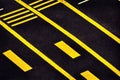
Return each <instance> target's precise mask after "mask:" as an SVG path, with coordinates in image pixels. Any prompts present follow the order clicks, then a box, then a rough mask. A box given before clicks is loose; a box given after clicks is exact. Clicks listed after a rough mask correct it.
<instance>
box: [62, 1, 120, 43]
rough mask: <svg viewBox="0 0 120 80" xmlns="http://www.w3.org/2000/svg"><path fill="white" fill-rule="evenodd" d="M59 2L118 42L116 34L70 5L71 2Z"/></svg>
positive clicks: (119, 40)
mask: <svg viewBox="0 0 120 80" xmlns="http://www.w3.org/2000/svg"><path fill="white" fill-rule="evenodd" d="M61 3H63V4H64V5H65V6H66V7H68V8H69V9H71V10H72V11H73V12H75V13H76V14H78V15H79V16H81V17H82V18H84V19H85V20H86V21H88V22H89V23H91V24H92V25H94V26H95V27H96V28H97V29H99V30H100V31H102V32H103V33H105V34H106V35H108V36H109V37H110V38H112V39H113V40H115V41H116V42H117V43H118V44H120V38H118V37H117V36H116V35H114V34H113V33H111V32H110V31H108V30H107V29H105V28H104V27H103V26H102V25H100V24H99V23H97V22H96V21H95V20H93V19H91V18H90V17H89V16H87V15H86V14H84V13H83V12H82V11H80V10H78V9H77V8H75V7H74V6H72V5H71V4H69V3H68V2H67V1H65V0H64V1H61Z"/></svg>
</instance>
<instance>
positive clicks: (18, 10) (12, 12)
mask: <svg viewBox="0 0 120 80" xmlns="http://www.w3.org/2000/svg"><path fill="white" fill-rule="evenodd" d="M24 9H25V8H20V9H17V10H14V11H11V12H9V13H6V14H3V15H1V16H0V18H2V17H5V16H8V15H11V14H14V13H16V12H20V11H22V10H24Z"/></svg>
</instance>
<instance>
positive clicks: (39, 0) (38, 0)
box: [29, 0, 43, 6]
mask: <svg viewBox="0 0 120 80" xmlns="http://www.w3.org/2000/svg"><path fill="white" fill-rule="evenodd" d="M41 1H43V0H37V1H35V2H32V3H30V4H29V5H30V6H32V5H34V4H37V3H39V2H41Z"/></svg>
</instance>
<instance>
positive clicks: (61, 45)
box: [55, 41, 80, 59]
mask: <svg viewBox="0 0 120 80" xmlns="http://www.w3.org/2000/svg"><path fill="white" fill-rule="evenodd" d="M55 45H56V46H57V47H58V48H59V49H61V50H62V51H63V52H65V53H66V54H67V55H68V56H70V57H71V58H72V59H75V58H77V57H79V56H80V54H79V53H78V52H76V51H75V50H74V49H72V48H71V47H70V46H69V45H68V44H66V43H65V42H64V41H60V42H57V43H55Z"/></svg>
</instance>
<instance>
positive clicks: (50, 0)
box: [33, 0, 54, 8]
mask: <svg viewBox="0 0 120 80" xmlns="http://www.w3.org/2000/svg"><path fill="white" fill-rule="evenodd" d="M52 1H54V0H48V1H46V2H44V3H41V4H38V5H36V6H34V7H33V8H38V7H40V6H43V5H45V4H48V3H50V2H52Z"/></svg>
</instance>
